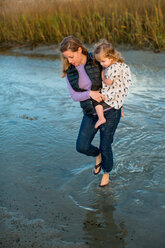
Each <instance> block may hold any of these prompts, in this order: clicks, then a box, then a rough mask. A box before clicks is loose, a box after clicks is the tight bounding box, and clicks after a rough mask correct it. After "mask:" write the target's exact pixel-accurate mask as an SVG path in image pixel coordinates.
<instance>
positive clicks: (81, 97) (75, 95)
mask: <svg viewBox="0 0 165 248" xmlns="http://www.w3.org/2000/svg"><path fill="white" fill-rule="evenodd" d="M66 82H67V86H68V89H69V93H70V96H71V98H72V100H73V101H76V102H80V101H85V100H87V99H89V98H90V96H89V92H90V90H87V91H83V92H78V91H75V90H74V89H73V88H72V86H71V85H70V83H69V80H68V78H67V77H66Z"/></svg>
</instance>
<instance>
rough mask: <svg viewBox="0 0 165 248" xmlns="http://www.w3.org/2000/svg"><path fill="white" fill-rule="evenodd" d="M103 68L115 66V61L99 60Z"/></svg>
mask: <svg viewBox="0 0 165 248" xmlns="http://www.w3.org/2000/svg"><path fill="white" fill-rule="evenodd" d="M99 62H100V64H101V66H102V67H105V68H106V67H108V66H110V65H112V64H113V59H110V58H105V57H101V58H100V60H99Z"/></svg>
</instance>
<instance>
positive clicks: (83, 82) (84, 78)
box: [66, 64, 92, 102]
mask: <svg viewBox="0 0 165 248" xmlns="http://www.w3.org/2000/svg"><path fill="white" fill-rule="evenodd" d="M84 66H85V64H82V65H79V66H76V69H77V71H78V73H79V80H78V85H79V88H81V89H84V90H86V91H83V92H78V91H75V90H74V89H73V88H72V86H71V85H70V83H69V80H68V78H67V76H66V82H67V85H68V89H69V92H70V95H71V98H72V99H73V100H74V101H76V102H80V101H85V100H87V99H89V98H90V96H89V92H90V90H91V86H92V82H91V80H90V78H89V77H88V75H87V73H86V71H85V68H84Z"/></svg>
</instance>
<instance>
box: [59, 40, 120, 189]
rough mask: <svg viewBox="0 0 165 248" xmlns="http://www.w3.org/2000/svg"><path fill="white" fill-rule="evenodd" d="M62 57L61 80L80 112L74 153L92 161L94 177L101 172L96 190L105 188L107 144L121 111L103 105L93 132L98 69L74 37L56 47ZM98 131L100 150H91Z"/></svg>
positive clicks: (108, 157) (109, 151)
mask: <svg viewBox="0 0 165 248" xmlns="http://www.w3.org/2000/svg"><path fill="white" fill-rule="evenodd" d="M60 51H61V54H62V64H63V77H66V80H67V85H68V88H69V92H70V95H71V98H72V99H73V100H74V101H79V102H80V106H81V108H82V109H83V113H84V116H83V119H82V123H81V126H80V130H79V134H78V138H77V143H76V149H77V151H78V152H81V153H83V154H86V155H87V156H93V157H96V165H95V167H94V174H95V175H97V174H98V173H99V172H100V170H101V169H102V170H103V172H104V173H103V176H102V180H101V183H100V185H99V186H100V187H104V186H106V185H108V184H109V172H110V171H111V170H112V168H113V153H112V147H111V144H112V143H113V136H114V133H115V130H116V128H117V125H118V123H119V121H120V116H121V109H118V110H116V109H114V108H112V107H110V106H109V105H107V104H106V103H104V104H103V108H104V115H105V118H106V123H104V124H102V125H101V126H99V128H95V124H96V122H97V120H98V117H97V115H96V112H95V108H94V106H93V104H92V101H91V99H93V100H95V101H97V102H101V101H102V100H104V99H105V97H104V96H103V95H102V94H100V88H101V86H102V79H101V70H102V68H101V65H100V64H99V62H97V61H94V58H93V55H92V54H91V53H88V51H87V49H86V48H85V47H84V45H83V44H82V42H81V41H80V40H79V39H77V38H76V37H74V36H68V37H66V38H64V39H63V41H62V42H61V44H60ZM98 130H100V147H99V148H97V147H95V146H93V145H92V144H91V143H92V140H93V138H94V136H95V134H96V133H97V131H98Z"/></svg>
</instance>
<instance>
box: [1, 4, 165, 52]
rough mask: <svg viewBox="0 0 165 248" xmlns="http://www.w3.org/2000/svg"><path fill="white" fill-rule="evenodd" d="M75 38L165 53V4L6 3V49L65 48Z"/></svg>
mask: <svg viewBox="0 0 165 248" xmlns="http://www.w3.org/2000/svg"><path fill="white" fill-rule="evenodd" d="M71 34H72V35H75V36H77V37H79V38H80V39H81V40H83V41H84V42H86V43H93V42H96V41H98V40H99V39H100V38H106V39H108V40H109V41H110V42H112V43H113V44H115V45H117V44H131V45H132V46H134V47H140V48H143V47H149V48H152V49H160V50H165V0H150V1H148V0H138V1H137V0H122V1H121V0H111V1H110V0H22V1H21V0H17V1H16V0H15V2H14V4H13V1H12V0H0V43H4V42H5V43H8V42H10V43H19V44H24V43H31V44H33V45H37V44H39V43H44V44H50V43H59V42H60V41H61V40H62V39H63V37H65V36H68V35H71Z"/></svg>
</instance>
